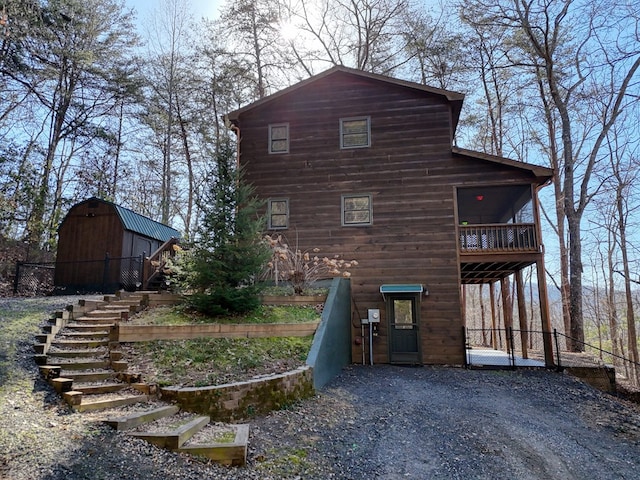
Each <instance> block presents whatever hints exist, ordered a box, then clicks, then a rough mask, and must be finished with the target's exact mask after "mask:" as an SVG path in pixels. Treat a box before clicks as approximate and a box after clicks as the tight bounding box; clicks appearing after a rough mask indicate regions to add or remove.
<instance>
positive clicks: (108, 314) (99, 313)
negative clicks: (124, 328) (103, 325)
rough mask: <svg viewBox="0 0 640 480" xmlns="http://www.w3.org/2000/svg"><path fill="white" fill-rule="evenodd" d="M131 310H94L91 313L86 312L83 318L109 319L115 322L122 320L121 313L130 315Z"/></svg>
mask: <svg viewBox="0 0 640 480" xmlns="http://www.w3.org/2000/svg"><path fill="white" fill-rule="evenodd" d="M128 312H129V309H128V308H124V309H122V308H121V309H119V310H93V311H91V312H86V313H85V314H84V315H83V316H85V317H89V318H109V319H113V320H115V321H117V320H120V313H128Z"/></svg>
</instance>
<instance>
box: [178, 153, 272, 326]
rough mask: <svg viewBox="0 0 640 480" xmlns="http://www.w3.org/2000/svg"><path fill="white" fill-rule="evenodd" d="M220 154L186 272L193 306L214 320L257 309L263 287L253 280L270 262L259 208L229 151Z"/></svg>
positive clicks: (203, 206) (202, 206) (251, 190)
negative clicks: (187, 271)
mask: <svg viewBox="0 0 640 480" xmlns="http://www.w3.org/2000/svg"><path fill="white" fill-rule="evenodd" d="M219 152H220V153H219V154H218V158H217V172H216V175H215V179H214V180H213V181H212V182H210V188H209V191H208V192H207V193H206V195H205V201H204V202H203V204H202V205H201V209H202V211H203V213H204V215H203V221H202V223H201V225H200V227H199V229H198V235H197V237H196V240H195V242H194V245H193V246H192V249H191V250H192V254H191V262H190V267H189V270H190V274H189V284H190V286H191V287H192V288H193V289H194V291H195V293H194V294H193V295H192V297H191V304H192V306H193V307H194V308H196V309H197V310H199V311H201V312H203V313H205V314H207V315H213V316H217V315H228V314H233V313H244V312H248V311H251V310H255V309H256V308H257V307H258V306H259V305H260V297H259V294H260V291H261V286H260V284H259V283H258V282H257V281H255V279H256V278H257V277H258V275H259V274H260V272H261V271H262V270H263V268H264V266H265V264H266V262H267V260H268V258H269V250H268V247H267V246H266V244H265V243H264V242H263V240H262V228H263V225H264V218H263V217H261V216H260V215H259V214H258V211H259V208H260V202H259V201H258V200H257V199H256V197H255V196H253V188H252V187H251V186H250V185H247V184H245V183H244V182H243V181H242V173H241V171H240V170H238V169H237V168H236V166H235V162H234V151H233V148H232V146H231V145H224V146H221V147H220V150H219Z"/></svg>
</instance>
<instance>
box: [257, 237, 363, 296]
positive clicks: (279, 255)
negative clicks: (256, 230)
mask: <svg viewBox="0 0 640 480" xmlns="http://www.w3.org/2000/svg"><path fill="white" fill-rule="evenodd" d="M264 238H265V240H266V241H267V244H268V245H269V247H270V248H271V260H270V261H269V263H268V264H267V267H268V274H267V275H268V276H269V278H271V279H273V280H274V282H275V283H276V285H277V284H278V282H280V281H285V282H290V283H291V285H292V286H293V291H294V293H295V294H296V295H302V294H303V292H305V291H307V290H308V289H309V288H311V286H312V285H313V284H314V283H315V282H316V281H317V280H320V279H322V278H332V277H337V276H342V277H345V278H348V277H350V276H351V273H350V272H349V271H348V269H350V268H351V267H354V266H356V265H358V262H357V261H356V260H344V259H342V258H340V255H335V256H333V257H332V258H329V257H319V256H318V253H319V252H320V249H319V248H313V249H309V250H300V249H299V248H297V247H296V248H291V247H290V246H289V243H288V242H287V241H286V239H285V238H283V236H282V235H278V236H270V235H266V236H265V237H264Z"/></svg>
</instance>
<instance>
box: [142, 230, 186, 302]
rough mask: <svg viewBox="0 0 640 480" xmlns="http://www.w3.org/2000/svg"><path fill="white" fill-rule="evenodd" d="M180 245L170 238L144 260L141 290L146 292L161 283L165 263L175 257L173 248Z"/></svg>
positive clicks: (177, 241)
mask: <svg viewBox="0 0 640 480" xmlns="http://www.w3.org/2000/svg"><path fill="white" fill-rule="evenodd" d="M178 243H180V242H179V240H178V239H177V238H175V237H172V238H170V239H169V240H167V241H166V242H164V244H162V246H160V248H158V250H156V251H155V252H153V253H152V254H151V255H150V256H148V257H147V258H145V259H144V267H143V274H142V277H143V279H144V281H143V284H142V288H143V289H144V290H148V289H149V288H151V286H152V285H154V284H155V283H157V282H161V280H162V278H163V276H164V275H165V273H166V272H165V267H166V266H167V262H168V261H169V260H170V259H171V258H173V256H174V255H175V252H176V250H175V246H176V245H177V244H178Z"/></svg>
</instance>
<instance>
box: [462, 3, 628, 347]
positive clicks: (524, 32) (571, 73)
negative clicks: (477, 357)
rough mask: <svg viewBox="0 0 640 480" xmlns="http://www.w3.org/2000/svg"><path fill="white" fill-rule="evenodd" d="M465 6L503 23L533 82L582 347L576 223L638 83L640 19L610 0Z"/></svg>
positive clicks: (482, 21) (517, 60) (475, 20)
mask: <svg viewBox="0 0 640 480" xmlns="http://www.w3.org/2000/svg"><path fill="white" fill-rule="evenodd" d="M466 6H467V7H469V3H467V4H466ZM471 6H472V12H473V14H472V15H473V16H469V18H468V22H470V23H472V24H474V25H483V26H495V27H497V28H506V29H508V31H509V32H510V35H509V39H510V45H509V49H508V50H507V49H506V51H507V53H508V55H509V56H510V59H511V63H512V68H513V70H514V71H516V72H522V73H523V74H526V75H530V76H532V77H533V78H535V79H536V81H537V85H538V97H539V99H538V102H537V104H538V107H537V110H538V111H539V112H540V113H541V114H542V115H541V119H542V120H544V122H545V123H546V126H547V127H546V135H540V137H539V138H538V139H537V140H541V142H540V148H541V150H542V152H543V153H544V154H545V155H546V156H547V157H548V158H549V159H550V162H551V166H553V167H555V168H556V174H557V178H556V179H555V184H556V186H555V188H556V207H557V219H558V225H561V224H562V225H563V224H564V223H565V221H566V226H567V235H568V240H567V242H568V243H567V245H566V249H567V252H568V264H567V266H566V267H564V268H563V271H562V272H563V275H565V274H566V275H568V282H566V283H568V292H566V291H565V290H564V289H563V293H565V294H567V293H568V302H567V304H568V314H569V317H570V318H569V322H568V323H569V324H570V335H571V337H572V338H573V339H574V341H573V343H572V348H573V349H574V350H582V348H583V347H582V344H583V341H584V329H583V315H582V275H583V265H582V240H581V222H582V218H583V216H584V213H585V210H586V209H587V207H588V205H589V203H590V201H591V199H592V198H593V197H594V195H597V193H598V190H599V183H598V182H597V179H594V177H593V175H594V172H595V171H597V169H598V168H600V167H601V159H602V151H601V149H602V146H603V143H604V141H605V139H606V138H607V135H608V134H609V132H610V130H611V128H612V127H613V126H614V125H615V124H616V122H617V121H618V119H619V117H620V115H621V114H622V113H623V112H624V111H625V109H627V108H628V107H629V105H630V104H632V103H633V102H636V101H637V98H636V97H635V96H630V95H628V94H629V93H631V91H633V90H634V89H635V88H636V84H635V83H634V79H635V78H636V76H637V71H638V68H639V67H640V49H638V41H637V38H633V37H629V36H628V32H635V35H636V36H637V32H638V30H637V28H635V27H634V25H635V24H636V23H637V21H638V18H637V16H636V17H634V16H633V15H632V16H629V15H628V12H626V11H625V12H621V11H620V5H616V4H615V2H607V3H606V4H601V3H598V4H597V5H596V4H595V3H594V4H585V3H580V2H577V1H572V0H569V1H556V0H551V1H549V2H544V3H540V2H537V1H535V0H503V1H499V2H495V3H494V2H492V3H489V2H485V1H484V0H475V1H472V2H471ZM612 38H613V39H615V40H614V41H613V42H612V41H611V40H610V39H612ZM616 42H617V43H616ZM531 99H533V97H532V98H531ZM554 162H557V164H554ZM564 241H565V238H564V236H562V237H559V242H561V243H562V244H563V243H564ZM561 248H563V247H561ZM562 284H563V286H564V285H565V280H564V279H563V282H562Z"/></svg>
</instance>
